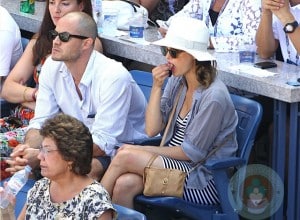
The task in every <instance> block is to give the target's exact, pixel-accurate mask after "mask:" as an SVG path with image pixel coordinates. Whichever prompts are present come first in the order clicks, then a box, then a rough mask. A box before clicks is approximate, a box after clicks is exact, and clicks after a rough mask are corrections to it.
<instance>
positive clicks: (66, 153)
mask: <svg viewBox="0 0 300 220" xmlns="http://www.w3.org/2000/svg"><path fill="white" fill-rule="evenodd" d="M40 134H41V135H42V136H43V138H45V137H47V138H51V139H52V140H53V141H54V142H55V143H56V145H57V149H58V152H59V153H60V154H61V156H62V158H63V159H64V160H66V161H72V162H73V163H72V171H73V172H74V173H76V174H78V175H86V174H88V173H89V172H90V171H91V162H92V157H93V139H92V135H91V133H90V131H89V129H88V128H87V127H86V126H85V125H84V124H83V123H82V122H81V121H79V120H77V119H76V118H74V117H71V116H69V115H65V114H57V115H56V116H54V117H53V118H50V119H47V120H46V121H45V123H44V124H43V126H42V128H41V129H40Z"/></svg>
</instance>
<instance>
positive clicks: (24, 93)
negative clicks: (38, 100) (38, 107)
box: [23, 87, 28, 102]
mask: <svg viewBox="0 0 300 220" xmlns="http://www.w3.org/2000/svg"><path fill="white" fill-rule="evenodd" d="M27 89H28V87H26V88H25V89H24V92H23V99H24V102H28V100H27V99H26V91H27Z"/></svg>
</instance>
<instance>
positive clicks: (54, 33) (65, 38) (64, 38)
mask: <svg viewBox="0 0 300 220" xmlns="http://www.w3.org/2000/svg"><path fill="white" fill-rule="evenodd" d="M57 36H58V37H59V40H61V41H62V42H68V41H69V40H70V38H71V37H74V38H78V39H87V38H88V37H86V36H81V35H76V34H70V33H69V32H61V33H58V32H57V31H56V30H50V31H49V39H51V40H54V39H55V38H56V37H57Z"/></svg>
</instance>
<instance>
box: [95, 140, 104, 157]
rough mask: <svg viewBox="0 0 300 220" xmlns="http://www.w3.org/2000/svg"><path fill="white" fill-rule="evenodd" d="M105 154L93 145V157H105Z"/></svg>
mask: <svg viewBox="0 0 300 220" xmlns="http://www.w3.org/2000/svg"><path fill="white" fill-rule="evenodd" d="M105 155H106V154H105V152H104V151H103V150H101V148H100V147H99V146H98V145H97V144H95V143H94V144H93V157H101V156H105Z"/></svg>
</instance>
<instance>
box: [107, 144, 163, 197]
mask: <svg viewBox="0 0 300 220" xmlns="http://www.w3.org/2000/svg"><path fill="white" fill-rule="evenodd" d="M142 148H143V147H141V149H138V148H128V149H127V148H125V149H122V150H120V151H119V152H118V153H117V155H116V156H115V157H114V158H113V160H112V161H111V163H110V165H109V167H108V169H107V171H106V172H105V174H104V176H103V178H102V180H101V184H102V185H103V186H104V188H105V189H106V190H107V191H108V193H109V194H110V195H111V196H112V195H113V191H114V187H115V184H116V181H117V179H118V178H119V177H120V176H122V175H123V174H126V173H133V174H136V175H139V176H141V177H142V176H143V173H144V168H145V167H146V165H147V163H148V161H149V160H150V158H151V157H152V155H153V153H151V152H147V151H144V150H143V149H142ZM153 166H155V167H163V162H162V161H161V159H160V158H159V157H158V158H156V159H155V160H154V162H153Z"/></svg>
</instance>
